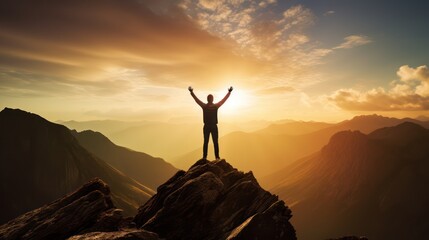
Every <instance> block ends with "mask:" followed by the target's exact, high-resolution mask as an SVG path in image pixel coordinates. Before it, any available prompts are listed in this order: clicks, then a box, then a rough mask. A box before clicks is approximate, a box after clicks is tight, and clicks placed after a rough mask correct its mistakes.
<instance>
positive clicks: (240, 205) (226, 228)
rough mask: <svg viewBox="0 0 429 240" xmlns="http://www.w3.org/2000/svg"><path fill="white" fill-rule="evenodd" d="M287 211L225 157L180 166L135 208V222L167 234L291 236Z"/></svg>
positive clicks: (175, 236)
mask: <svg viewBox="0 0 429 240" xmlns="http://www.w3.org/2000/svg"><path fill="white" fill-rule="evenodd" d="M291 216H292V215H291V211H290V210H289V208H288V207H286V206H285V204H284V202H283V201H279V200H278V197H277V196H275V195H272V194H270V193H269V192H267V191H265V190H264V189H262V188H261V187H260V186H259V184H258V182H257V181H256V179H255V178H254V177H253V174H252V173H251V172H249V173H243V172H239V171H237V170H236V169H234V168H233V167H232V166H231V165H229V164H228V163H227V162H226V161H225V160H219V161H214V162H209V161H207V160H199V161H198V162H197V163H195V164H194V165H193V166H192V167H191V168H190V169H189V170H188V171H187V172H185V171H179V172H177V174H176V175H174V176H173V177H172V178H171V179H170V180H168V181H167V182H166V183H164V184H163V185H161V186H160V187H158V192H157V194H156V195H154V196H153V197H152V198H151V199H150V200H149V201H148V202H147V203H146V204H145V205H143V206H142V207H140V208H139V212H138V214H137V215H136V217H135V218H134V221H135V223H136V224H137V226H138V227H141V228H143V229H145V230H148V231H152V232H156V233H157V234H158V235H159V236H160V237H161V238H166V239H235V240H238V239H285V240H286V239H296V236H295V230H294V228H293V226H292V225H291V224H290V223H289V219H290V218H291Z"/></svg>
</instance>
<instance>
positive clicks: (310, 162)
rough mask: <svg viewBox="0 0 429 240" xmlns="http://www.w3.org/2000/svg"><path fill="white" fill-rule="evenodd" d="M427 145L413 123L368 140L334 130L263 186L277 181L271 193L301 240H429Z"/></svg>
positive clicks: (426, 133) (428, 135)
mask: <svg viewBox="0 0 429 240" xmlns="http://www.w3.org/2000/svg"><path fill="white" fill-rule="evenodd" d="M427 146H429V130H428V129H425V128H423V127H421V126H419V125H417V124H414V123H410V122H405V123H401V124H399V125H397V126H395V127H388V128H383V129H379V130H376V131H374V132H372V133H371V134H369V135H365V134H363V133H360V132H358V131H344V132H339V133H337V134H335V135H334V136H333V137H332V138H331V140H330V141H329V144H327V145H326V146H325V147H323V149H322V150H321V151H320V152H318V153H316V154H314V155H312V156H309V157H307V158H305V159H301V160H298V161H296V162H294V163H293V164H291V165H290V166H288V167H287V168H284V169H282V170H280V171H278V172H276V173H274V174H272V175H270V176H268V177H266V178H265V179H263V181H264V182H273V181H274V179H275V180H277V184H276V185H275V186H274V187H272V188H271V191H272V192H274V193H276V194H279V196H280V197H281V198H282V199H283V200H285V201H286V202H289V203H290V206H291V209H292V210H293V212H294V216H295V217H294V219H293V224H294V226H295V227H296V229H297V233H298V237H299V238H301V239H323V238H328V237H329V236H340V235H347V234H353V233H355V234H363V235H366V236H368V237H369V239H427V238H428V237H429V231H428V230H427V229H428V228H427V227H428V226H429V220H427V217H426V216H427V214H429V207H427V202H428V201H429V189H428V188H427V182H429V148H428V147H427ZM280 176H283V177H280ZM307 229H313V231H311V232H309V231H306V230H307Z"/></svg>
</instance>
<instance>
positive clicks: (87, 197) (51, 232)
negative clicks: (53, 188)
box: [0, 179, 122, 240]
mask: <svg viewBox="0 0 429 240" xmlns="http://www.w3.org/2000/svg"><path fill="white" fill-rule="evenodd" d="M118 214H120V213H118V211H115V208H114V205H113V203H112V199H111V198H110V189H109V187H108V186H107V185H106V184H105V183H104V182H103V181H102V180H100V179H94V180H92V181H90V182H88V183H87V184H85V185H83V186H82V187H81V188H80V189H78V190H77V191H75V192H73V193H71V194H69V195H67V196H65V197H63V198H61V199H58V200H56V201H55V202H53V203H51V204H48V205H45V206H43V207H40V208H38V209H35V210H33V211H31V212H28V213H26V214H23V215H21V216H20V217H18V218H15V219H13V220H11V221H9V222H8V223H6V224H4V225H2V226H0V239H2V240H6V239H33V240H37V239H65V238H67V237H69V236H71V235H74V234H76V233H79V232H83V231H85V230H86V229H89V228H93V229H97V230H103V231H113V230H116V229H117V226H118V223H119V221H120V220H121V219H122V216H120V217H118V216H117V215H118ZM113 215H115V217H112V216H113ZM112 219H114V220H113V221H112Z"/></svg>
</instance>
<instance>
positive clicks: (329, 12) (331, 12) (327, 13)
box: [323, 10, 335, 16]
mask: <svg viewBox="0 0 429 240" xmlns="http://www.w3.org/2000/svg"><path fill="white" fill-rule="evenodd" d="M333 14H335V11H333V10H330V11H326V12H325V13H323V16H329V15H333Z"/></svg>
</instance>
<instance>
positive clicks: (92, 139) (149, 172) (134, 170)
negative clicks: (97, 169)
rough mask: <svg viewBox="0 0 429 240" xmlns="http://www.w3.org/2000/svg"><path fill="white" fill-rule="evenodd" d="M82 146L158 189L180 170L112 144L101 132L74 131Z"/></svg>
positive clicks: (157, 159)
mask: <svg viewBox="0 0 429 240" xmlns="http://www.w3.org/2000/svg"><path fill="white" fill-rule="evenodd" d="M72 134H73V135H74V136H75V137H76V139H77V140H78V141H79V143H80V145H82V146H83V147H84V148H86V149H87V150H89V151H90V152H91V153H94V154H95V155H96V156H97V157H99V158H101V159H103V160H104V161H105V162H107V163H109V164H110V165H112V166H113V167H115V168H116V169H118V170H119V171H121V172H122V173H124V174H125V175H127V176H128V177H131V178H133V179H135V180H137V181H138V182H140V183H142V184H144V185H146V186H148V187H150V188H152V189H156V188H157V187H158V186H159V185H161V184H162V183H164V182H165V181H167V180H168V179H169V178H170V177H171V176H173V175H174V174H175V173H176V172H177V170H178V169H176V168H175V167H173V166H172V165H171V164H170V163H167V162H165V161H164V160H163V159H161V158H155V157H152V156H150V155H149V154H146V153H142V152H136V151H133V150H130V149H128V148H125V147H121V146H118V145H115V144H114V143H112V142H111V141H110V140H109V139H108V138H107V137H105V136H104V135H103V134H101V133H99V132H94V131H91V130H86V131H82V132H77V131H75V130H73V131H72Z"/></svg>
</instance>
